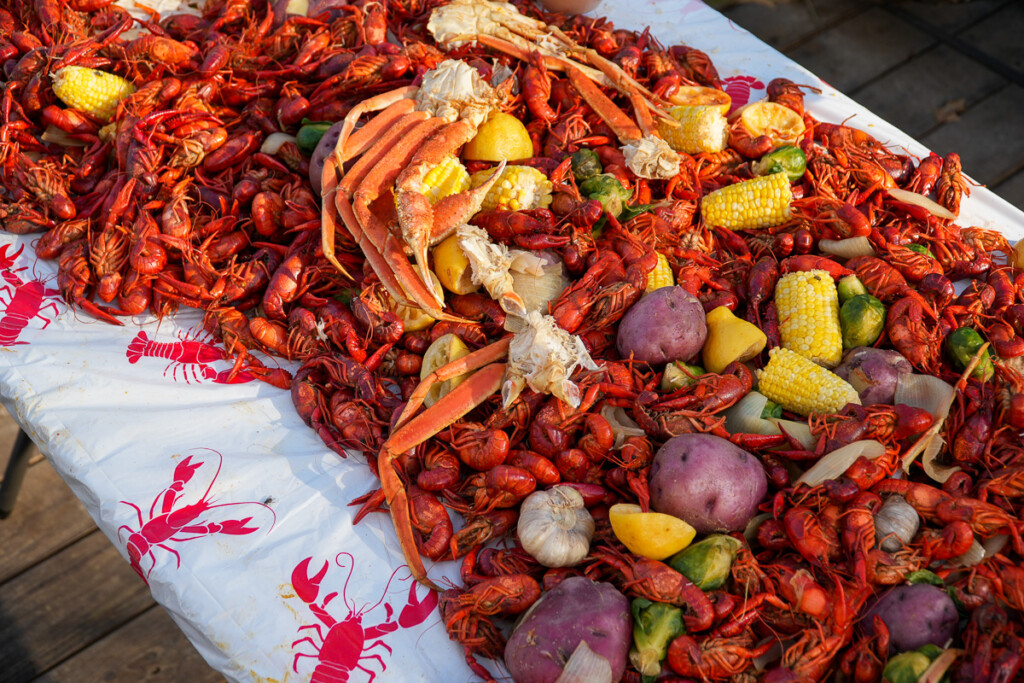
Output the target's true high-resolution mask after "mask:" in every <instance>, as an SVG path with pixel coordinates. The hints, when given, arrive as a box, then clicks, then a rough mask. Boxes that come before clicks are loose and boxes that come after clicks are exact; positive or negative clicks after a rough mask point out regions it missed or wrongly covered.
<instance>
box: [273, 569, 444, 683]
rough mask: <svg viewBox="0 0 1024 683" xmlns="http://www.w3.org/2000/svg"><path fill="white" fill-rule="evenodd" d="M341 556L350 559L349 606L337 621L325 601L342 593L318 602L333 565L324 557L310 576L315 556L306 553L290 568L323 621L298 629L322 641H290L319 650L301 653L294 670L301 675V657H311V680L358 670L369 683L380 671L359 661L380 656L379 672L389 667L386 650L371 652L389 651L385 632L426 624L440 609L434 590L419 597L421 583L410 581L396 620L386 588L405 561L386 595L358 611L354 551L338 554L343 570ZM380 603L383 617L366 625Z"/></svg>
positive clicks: (337, 681) (336, 681)
mask: <svg viewBox="0 0 1024 683" xmlns="http://www.w3.org/2000/svg"><path fill="white" fill-rule="evenodd" d="M342 556H344V557H347V558H348V560H349V562H350V563H351V566H350V567H349V571H348V576H347V577H346V578H345V583H344V585H343V586H342V589H341V601H342V602H343V603H344V604H345V609H346V611H347V613H346V614H345V616H344V617H342V618H341V619H336V618H335V617H333V616H331V614H330V613H329V612H328V611H327V605H328V604H329V603H330V602H331V601H332V600H334V598H336V597H337V596H338V593H337V592H334V593H329V594H328V595H327V596H326V597H324V599H323V602H321V603H317V602H316V599H317V595H318V594H319V593H320V583H321V582H322V581H323V579H324V577H325V576H326V575H327V570H328V569H329V568H330V563H329V562H326V561H325V562H324V566H323V567H322V568H321V569H320V571H318V572H317V573H316V574H315V575H313V576H310V575H309V563H310V561H311V560H312V559H313V558H312V557H307V558H306V559H304V560H303V561H302V562H299V564H298V565H296V567H295V569H293V570H292V586H293V587H294V588H295V594H296V595H297V596H298V597H299V599H300V600H302V601H303V602H304V603H306V604H307V605H309V610H310V611H311V612H312V613H313V615H314V616H315V617H316V618H317V619H318V620H319V621H320V623H319V624H310V625H308V626H300V627H299V631H300V632H301V631H305V630H307V629H312V630H314V631H316V635H317V637H318V638H319V640H320V642H319V644H318V643H317V642H316V641H315V640H314V639H313V637H312V636H306V637H304V638H299V639H298V640H296V641H295V642H294V643H292V647H293V648H295V647H296V646H297V645H299V644H300V643H308V644H309V645H311V646H312V647H313V649H314V650H315V651H316V654H309V653H306V652H298V653H297V654H296V655H295V659H294V660H293V662H292V668H293V669H294V671H295V673H298V672H299V660H300V659H302V658H303V657H309V658H311V659H316V660H317V664H316V667H315V668H314V669H313V673H312V675H311V677H310V679H309V680H310V683H342V682H343V681H348V680H349V675H350V674H351V673H352V671H354V670H355V669H359V670H360V671H363V672H365V673H366V674H368V675H369V679H368V681H367V683H370V681H373V679H374V678H376V677H377V673H376V672H374V671H373V670H371V669H368V668H367V667H365V666H363V665H361V664H360V662H362V661H364V660H376V661H377V663H378V664H380V673H383V672H384V671H385V670H386V669H387V664H385V663H384V657H383V656H382V654H380V653H376V654H368V653H369V652H370V650H372V649H375V648H382V649H383V650H385V651H386V652H387V654H389V655H390V654H391V647H390V646H388V645H387V644H386V643H385V642H384V641H383V640H382V638H383V636H385V635H387V634H389V633H393V632H395V631H397V630H398V629H399V628H411V627H413V626H417V625H419V624H421V623H423V622H424V621H425V620H426V619H427V617H429V616H430V614H431V613H432V612H433V611H434V609H435V608H436V607H437V594H436V593H434V592H433V591H428V592H427V595H426V597H424V598H423V599H422V600H421V599H420V598H419V596H418V595H417V594H416V589H417V586H418V584H417V582H416V581H409V594H408V599H407V601H406V604H405V606H404V607H403V608H402V611H401V613H399V615H398V621H392V619H391V617H392V616H393V615H394V608H393V607H392V606H391V605H390V604H389V603H386V602H384V599H385V598H386V597H387V594H388V589H389V588H390V587H391V582H392V581H393V580H394V579H395V575H396V574H398V572H399V571H400V570H401V569H403V568H407V567H405V566H404V565H403V566H402V567H399V568H398V569H396V570H395V571H393V572H392V573H391V577H390V578H389V579H388V583H387V586H385V587H384V593H383V595H381V597H380V600H378V601H377V602H375V603H374V604H372V605H371V604H369V603H367V604H366V605H363V606H362V607H361V608H358V609H357V608H356V604H355V602H354V601H350V600H349V599H348V584H349V581H351V580H352V573H353V571H354V570H355V558H354V557H352V554H351V553H347V552H341V553H338V555H337V556H336V557H335V558H334V561H335V563H336V564H337V565H338V566H339V567H342V568H344V565H343V564H342V563H341V561H340V558H341V557H342ZM411 578H412V574H411V573H410V574H409V577H408V579H401V580H403V581H404V580H409V579H411ZM381 603H383V604H384V615H385V616H384V621H382V622H381V623H379V624H377V625H375V626H364V625H363V617H364V616H365V615H366V614H368V613H370V612H372V611H373V610H375V609H376V608H377V607H379V606H380V605H381ZM321 624H322V625H323V626H326V627H327V632H326V633H324V631H323V630H322V628H321Z"/></svg>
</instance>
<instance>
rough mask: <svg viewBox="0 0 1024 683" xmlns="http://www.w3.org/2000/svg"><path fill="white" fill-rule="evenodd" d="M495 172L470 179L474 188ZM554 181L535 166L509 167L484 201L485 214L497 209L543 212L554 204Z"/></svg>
mask: <svg viewBox="0 0 1024 683" xmlns="http://www.w3.org/2000/svg"><path fill="white" fill-rule="evenodd" d="M492 173H494V170H493V169H487V170H484V171H477V172H476V173H474V174H473V175H472V176H470V184H471V185H472V186H473V187H474V188H476V187H479V186H481V185H483V184H484V181H486V180H487V179H488V178H490V177H491V174H492ZM551 190H552V187H551V181H550V180H548V179H547V176H545V175H544V174H543V173H542V172H540V171H539V170H537V169H536V168H533V167H532V166H506V167H505V170H504V171H502V172H501V176H500V177H499V178H498V180H497V182H496V183H494V185H492V186H491V189H490V190H488V192H487V196H486V197H484V203H483V206H482V207H481V209H480V210H481V211H493V210H495V209H505V210H509V209H510V210H514V211H518V210H526V209H540V208H543V207H546V206H548V205H549V204H550V203H551Z"/></svg>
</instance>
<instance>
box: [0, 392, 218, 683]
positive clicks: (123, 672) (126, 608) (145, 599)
mask: <svg viewBox="0 0 1024 683" xmlns="http://www.w3.org/2000/svg"><path fill="white" fill-rule="evenodd" d="M17 433H18V426H17V425H16V424H15V423H14V421H13V420H12V419H11V418H10V417H9V416H8V414H7V411H6V410H3V409H2V408H0V473H2V472H3V469H4V468H5V467H6V466H7V459H8V456H9V454H10V451H11V446H12V445H13V443H14V439H15V436H16V435H17ZM0 476H2V475H0ZM34 680H38V681H46V682H47V683H72V682H74V683H86V682H90V681H106V682H108V683H129V682H131V683H135V682H139V681H146V682H147V683H178V682H180V681H189V683H214V682H216V681H221V682H222V681H224V677H223V676H221V675H220V674H218V673H217V672H215V671H213V670H212V669H211V668H210V667H209V666H207V664H206V662H205V661H203V658H202V657H200V656H199V653H198V652H196V651H195V649H194V648H193V647H192V645H191V644H190V643H189V642H188V640H186V639H185V636H184V635H183V634H182V633H181V631H180V630H179V629H178V627H177V626H176V625H175V624H174V622H173V621H171V618H170V617H169V616H168V615H167V613H166V612H164V611H163V608H161V607H160V606H159V605H157V604H156V603H155V602H154V601H153V598H152V596H151V595H150V593H149V589H148V588H147V587H146V586H145V584H144V583H143V582H142V580H141V579H139V577H138V576H137V575H136V574H135V572H133V571H132V570H131V568H130V567H129V566H128V563H127V562H125V561H124V560H123V559H122V558H121V556H120V555H119V554H118V552H117V550H115V549H114V546H113V545H111V543H110V541H109V540H108V539H107V538H106V536H104V535H103V534H102V533H100V531H99V530H98V529H97V528H96V525H95V524H94V523H93V521H92V518H91V517H89V515H88V513H86V511H85V507H84V506H83V505H82V504H81V503H80V502H79V501H78V499H77V498H75V497H74V495H73V494H72V493H71V490H70V489H69V488H68V487H67V485H66V484H65V483H64V482H63V481H62V480H61V478H60V477H59V476H58V475H57V473H56V472H55V471H54V470H53V468H52V467H51V466H50V464H49V463H48V462H47V461H46V460H44V459H43V457H42V456H41V455H39V453H38V451H36V450H35V448H34V447H33V462H32V465H30V467H29V469H28V473H27V474H26V475H25V482H24V484H23V485H22V488H21V493H20V495H19V497H18V502H17V505H16V506H15V508H14V512H13V514H12V515H11V516H10V517H8V518H7V519H5V520H0V683H25V682H27V681H34Z"/></svg>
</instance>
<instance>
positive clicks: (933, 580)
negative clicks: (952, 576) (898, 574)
mask: <svg viewBox="0 0 1024 683" xmlns="http://www.w3.org/2000/svg"><path fill="white" fill-rule="evenodd" d="M907 583H909V584H911V585H913V584H915V583H927V584H930V585H932V586H938V587H939V588H945V587H946V582H945V581H943V580H942V579H941V578H939V575H938V574H936V573H935V572H931V571H928V570H927V569H918V570H917V571H916V572H910V573H909V574H907Z"/></svg>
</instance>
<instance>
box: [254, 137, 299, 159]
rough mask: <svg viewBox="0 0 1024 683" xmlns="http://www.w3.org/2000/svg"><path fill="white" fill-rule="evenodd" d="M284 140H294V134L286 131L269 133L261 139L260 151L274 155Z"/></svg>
mask: <svg viewBox="0 0 1024 683" xmlns="http://www.w3.org/2000/svg"><path fill="white" fill-rule="evenodd" d="M286 142H295V136H294V135H288V133H271V134H270V135H268V136H267V139H266V140H264V141H263V144H262V145H261V146H260V151H261V152H263V153H264V154H269V155H270V156H274V155H275V154H277V152H278V150H280V149H281V145H283V144H284V143H286Z"/></svg>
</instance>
